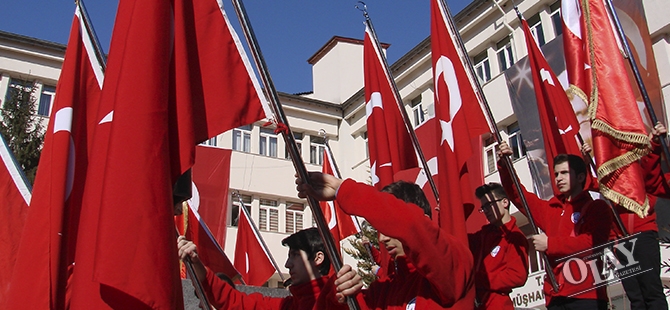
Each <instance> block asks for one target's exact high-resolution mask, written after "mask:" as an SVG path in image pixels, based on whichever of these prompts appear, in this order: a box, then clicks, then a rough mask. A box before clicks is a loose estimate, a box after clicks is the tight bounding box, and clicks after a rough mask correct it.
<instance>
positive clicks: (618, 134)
mask: <svg viewBox="0 0 670 310" xmlns="http://www.w3.org/2000/svg"><path fill="white" fill-rule="evenodd" d="M594 129H595V130H598V131H600V132H602V133H604V134H606V135H608V136H611V137H612V138H614V139H616V140H619V141H623V142H628V143H631V144H637V145H639V146H640V147H645V148H646V147H647V146H648V145H649V142H650V141H649V136H648V135H647V134H645V133H636V132H624V131H620V130H616V129H614V128H613V127H612V126H610V125H609V124H607V123H605V122H603V121H602V120H599V119H593V120H592V121H591V130H594Z"/></svg>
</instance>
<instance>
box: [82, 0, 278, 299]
mask: <svg viewBox="0 0 670 310" xmlns="http://www.w3.org/2000/svg"><path fill="white" fill-rule="evenodd" d="M250 74H251V70H250V68H249V67H248V60H246V58H245V56H244V55H243V49H242V47H241V46H239V40H238V39H237V36H236V35H235V34H234V33H233V32H232V28H231V27H230V26H229V24H228V20H227V18H226V17H225V15H224V12H223V10H222V8H220V7H219V5H218V2H217V1H214V0H205V1H190V0H173V1H168V0H163V1H160V0H152V1H146V0H144V1H139V0H121V1H120V2H119V9H118V12H117V18H116V24H115V26H114V32H113V35H112V44H111V47H110V53H109V64H108V70H107V72H106V80H105V84H104V86H103V93H102V97H101V104H102V105H103V106H105V107H107V106H111V107H113V110H114V113H113V118H112V120H111V122H110V128H109V132H104V133H100V134H99V133H98V131H96V133H95V136H94V140H95V141H96V142H99V143H96V144H94V145H93V152H92V157H91V160H90V165H89V167H94V168H89V171H88V172H89V175H88V178H87V180H86V185H87V187H86V188H85V193H84V199H83V206H82V210H86V212H87V214H86V216H85V217H86V221H87V223H86V225H87V226H88V227H90V228H91V229H92V230H91V231H90V232H89V234H90V235H91V236H88V237H87V238H86V240H85V242H82V243H78V245H77V246H78V251H77V256H76V262H77V265H76V267H75V270H74V275H75V280H77V278H76V277H77V273H78V272H80V273H81V274H82V276H81V277H80V279H81V281H80V282H76V283H73V288H72V290H73V292H72V294H73V300H72V303H73V305H74V304H76V306H77V307H81V308H93V307H95V308H100V307H108V308H125V309H138V308H154V309H179V308H182V307H183V300H182V294H181V284H180V281H179V274H178V260H177V259H176V255H177V248H176V246H175V227H174V222H173V214H172V209H173V206H172V204H173V202H172V186H173V184H174V183H175V181H176V180H177V178H178V177H179V176H180V175H181V174H182V173H183V172H185V171H186V170H188V169H189V168H191V166H192V165H193V161H194V156H195V146H196V145H197V144H198V143H199V142H202V141H204V140H206V139H208V138H210V137H213V136H216V135H217V134H220V133H221V132H223V131H225V130H228V129H231V128H234V127H238V126H241V125H244V124H249V123H252V122H254V121H256V120H259V119H261V118H263V117H264V116H265V115H266V114H265V113H264V111H265V109H264V107H263V106H262V102H261V100H260V98H261V97H260V96H259V88H258V87H257V86H258V85H257V82H254V80H253V79H252V77H251V75H250ZM89 185H90V186H89ZM83 220H84V215H83V214H82V221H83ZM80 244H81V248H79V246H80ZM83 249H85V250H83ZM80 264H82V265H83V266H81V265H80ZM89 273H90V277H89ZM87 278H88V280H87ZM87 281H88V282H87Z"/></svg>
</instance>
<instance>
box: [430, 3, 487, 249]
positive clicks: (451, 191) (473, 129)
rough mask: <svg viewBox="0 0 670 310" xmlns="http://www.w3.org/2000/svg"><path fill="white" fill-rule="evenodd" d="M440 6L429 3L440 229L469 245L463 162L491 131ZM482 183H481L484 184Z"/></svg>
mask: <svg viewBox="0 0 670 310" xmlns="http://www.w3.org/2000/svg"><path fill="white" fill-rule="evenodd" d="M448 18H451V17H450V16H448V14H447V11H446V8H445V7H443V6H442V1H440V0H435V1H432V3H431V42H432V58H433V80H434V81H435V118H436V119H437V120H438V121H439V124H440V126H438V128H437V129H438V130H439V134H437V135H436V138H437V139H436V140H437V141H435V142H434V143H436V144H437V145H440V152H438V156H437V166H438V185H439V188H438V191H439V192H440V227H442V229H444V230H446V231H447V232H449V233H451V234H452V235H454V236H456V237H459V238H461V240H463V242H464V243H465V244H467V233H466V227H465V219H466V214H467V213H469V212H471V211H472V210H473V209H474V205H475V202H474V200H475V197H474V188H472V187H471V186H470V176H469V173H470V171H469V169H468V166H469V165H468V164H467V161H468V160H469V159H470V158H471V156H472V155H474V154H479V151H478V150H477V148H478V147H479V144H473V143H472V141H473V139H475V138H479V137H480V136H481V135H482V134H484V133H487V132H490V130H489V127H488V124H487V122H486V119H485V118H484V114H483V113H482V109H481V106H480V101H479V98H478V97H477V95H476V94H475V91H474V88H473V84H472V81H471V79H469V78H468V75H467V73H466V71H465V66H464V64H463V58H464V57H467V55H466V54H459V52H458V50H457V49H456V43H455V42H454V41H453V38H454V37H455V36H456V35H458V34H456V33H452V29H451V28H450V27H449V26H448V25H449V24H448V22H447V19H448ZM482 183H483V180H482Z"/></svg>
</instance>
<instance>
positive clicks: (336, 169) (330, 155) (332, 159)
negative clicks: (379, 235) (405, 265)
mask: <svg viewBox="0 0 670 310" xmlns="http://www.w3.org/2000/svg"><path fill="white" fill-rule="evenodd" d="M319 135H323V139H324V142H325V144H326V152H328V161H329V162H330V163H331V164H333V168H334V172H335V174H337V175H336V177H337V178H340V179H341V178H342V174H341V173H340V168H339V167H338V166H337V162H335V156H334V155H333V150H332V149H331V148H330V144H328V136H326V131H325V130H323V129H319ZM333 216H335V215H334V214H333ZM354 219H356V225H357V226H358V227H357V228H358V229H359V230H360V231H363V225H361V222H360V221H359V220H358V216H354ZM365 249H366V250H367V252H368V255H369V256H370V259H371V260H372V261H373V262H374V261H375V258H374V257H373V256H372V251H371V250H370V249H369V248H368V247H365Z"/></svg>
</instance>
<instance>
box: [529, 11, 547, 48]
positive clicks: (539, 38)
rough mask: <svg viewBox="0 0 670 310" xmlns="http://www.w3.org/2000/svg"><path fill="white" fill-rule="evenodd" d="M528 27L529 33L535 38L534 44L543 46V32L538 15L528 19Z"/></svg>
mask: <svg viewBox="0 0 670 310" xmlns="http://www.w3.org/2000/svg"><path fill="white" fill-rule="evenodd" d="M528 27H530V33H532V34H533V37H535V42H537V44H538V45H539V46H542V45H544V44H545V43H547V42H545V40H544V31H543V30H542V20H540V13H537V14H535V15H533V17H531V18H529V19H528Z"/></svg>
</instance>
